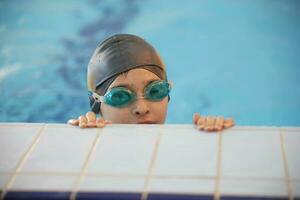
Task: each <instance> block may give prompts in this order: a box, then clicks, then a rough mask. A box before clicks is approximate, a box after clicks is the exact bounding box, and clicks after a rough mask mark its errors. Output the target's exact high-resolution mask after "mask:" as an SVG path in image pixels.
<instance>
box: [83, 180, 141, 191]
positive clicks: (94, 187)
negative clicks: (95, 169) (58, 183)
mask: <svg viewBox="0 0 300 200" xmlns="http://www.w3.org/2000/svg"><path fill="white" fill-rule="evenodd" d="M143 186H144V178H143V177H112V176H86V177H84V179H83V180H82V182H81V183H80V186H79V188H78V191H80V192H83V191H91V192H93V191H97V192H117V193H118V192H135V193H141V192H142V191H143Z"/></svg>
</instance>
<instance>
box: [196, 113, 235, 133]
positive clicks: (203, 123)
mask: <svg viewBox="0 0 300 200" xmlns="http://www.w3.org/2000/svg"><path fill="white" fill-rule="evenodd" d="M193 122H194V124H195V125H196V128H197V129H199V130H204V131H208V132H212V131H222V130H223V129H226V128H230V127H232V126H234V121H233V119H232V118H228V119H224V117H222V116H220V117H203V116H200V114H198V113H195V114H194V116H193Z"/></svg>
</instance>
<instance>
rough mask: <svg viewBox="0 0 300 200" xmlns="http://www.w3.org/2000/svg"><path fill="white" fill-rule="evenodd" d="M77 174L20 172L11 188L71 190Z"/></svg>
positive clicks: (24, 189)
mask: <svg viewBox="0 0 300 200" xmlns="http://www.w3.org/2000/svg"><path fill="white" fill-rule="evenodd" d="M76 178H77V177H76V176H64V175H38V174H34V175H33V174H30V175H27V174H26V175H24V174H19V175H18V176H17V177H16V179H15V181H14V182H13V184H12V186H11V187H10V188H9V190H23V191H71V190H72V187H73V185H74V184H75V181H76Z"/></svg>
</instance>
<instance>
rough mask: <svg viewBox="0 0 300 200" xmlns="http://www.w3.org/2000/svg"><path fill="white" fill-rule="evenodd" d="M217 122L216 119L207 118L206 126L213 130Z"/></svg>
mask: <svg viewBox="0 0 300 200" xmlns="http://www.w3.org/2000/svg"><path fill="white" fill-rule="evenodd" d="M215 121H216V119H215V118H214V117H207V118H206V124H205V126H206V127H210V128H213V127H214V126H215Z"/></svg>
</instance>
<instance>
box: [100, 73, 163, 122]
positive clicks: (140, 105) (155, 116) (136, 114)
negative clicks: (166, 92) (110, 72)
mask: <svg viewBox="0 0 300 200" xmlns="http://www.w3.org/2000/svg"><path fill="white" fill-rule="evenodd" d="M155 80H160V78H159V77H158V76H156V75H155V74H154V73H152V72H150V71H148V70H146V69H139V68H137V69H132V70H130V71H129V72H128V73H127V74H121V75H119V76H118V77H117V78H116V79H115V81H114V82H113V83H112V84H111V85H110V86H109V88H108V90H110V89H111V88H113V87H117V86H121V85H122V86H123V87H124V86H125V85H126V86H125V87H127V88H128V89H129V90H131V91H132V92H135V93H136V94H137V95H141V94H143V93H144V88H145V87H146V86H147V85H148V84H149V83H150V82H152V81H155ZM167 108H168V97H165V98H164V99H163V100H161V101H156V102H155V101H149V100H147V99H137V100H135V101H134V102H133V103H131V104H129V105H128V106H126V107H122V108H116V107H112V106H110V105H107V104H104V103H101V111H102V115H103V118H104V119H106V120H109V121H111V122H112V123H120V124H137V123H151V124H162V123H164V121H165V119H166V115H167Z"/></svg>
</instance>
